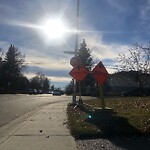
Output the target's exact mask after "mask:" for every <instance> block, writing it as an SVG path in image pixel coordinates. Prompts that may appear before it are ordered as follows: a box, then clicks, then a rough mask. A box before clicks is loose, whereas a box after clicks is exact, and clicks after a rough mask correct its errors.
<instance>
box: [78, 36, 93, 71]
mask: <svg viewBox="0 0 150 150" xmlns="http://www.w3.org/2000/svg"><path fill="white" fill-rule="evenodd" d="M77 56H78V57H79V59H80V61H81V64H82V65H83V66H84V67H85V68H86V69H87V70H89V71H91V69H92V66H93V64H94V62H93V59H92V57H91V50H90V49H89V48H87V45H86V42H85V39H83V41H82V42H81V43H80V48H79V49H78V51H77Z"/></svg>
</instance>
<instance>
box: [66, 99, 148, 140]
mask: <svg viewBox="0 0 150 150" xmlns="http://www.w3.org/2000/svg"><path fill="white" fill-rule="evenodd" d="M105 103H106V107H109V108H111V109H105V110H102V109H99V108H100V107H101V105H100V100H98V99H97V100H88V101H83V105H82V106H77V107H76V106H74V105H72V104H69V105H68V107H67V114H68V126H69V128H70V131H71V134H72V135H73V136H74V137H75V138H76V139H82V138H98V137H103V136H135V135H150V97H120V98H106V99H105Z"/></svg>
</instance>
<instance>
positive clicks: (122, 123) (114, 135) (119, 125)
mask: <svg viewBox="0 0 150 150" xmlns="http://www.w3.org/2000/svg"><path fill="white" fill-rule="evenodd" d="M81 109H82V110H83V111H85V112H86V113H88V114H90V118H88V119H87V120H86V122H88V123H90V124H93V125H95V126H97V128H98V129H99V133H96V134H93V135H92V134H91V135H90V134H89V135H82V136H81V139H83V138H84V139H89V138H92V139H94V138H104V139H107V140H109V141H111V142H112V143H113V144H115V145H117V146H119V147H121V148H125V149H128V150H133V149H140V150H147V149H149V147H150V137H149V136H142V134H141V133H140V131H139V130H137V129H136V128H135V127H133V126H132V125H131V124H130V123H129V122H128V119H127V118H124V117H119V116H117V115H116V113H115V112H114V111H113V110H111V109H105V110H102V109H95V110H94V111H89V109H85V107H83V108H81Z"/></svg>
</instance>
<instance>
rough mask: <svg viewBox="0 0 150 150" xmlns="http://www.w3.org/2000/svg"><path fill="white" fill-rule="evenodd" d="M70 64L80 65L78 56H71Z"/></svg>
mask: <svg viewBox="0 0 150 150" xmlns="http://www.w3.org/2000/svg"><path fill="white" fill-rule="evenodd" d="M70 64H71V65H72V66H73V67H77V66H78V65H81V63H80V59H79V57H73V58H71V59H70Z"/></svg>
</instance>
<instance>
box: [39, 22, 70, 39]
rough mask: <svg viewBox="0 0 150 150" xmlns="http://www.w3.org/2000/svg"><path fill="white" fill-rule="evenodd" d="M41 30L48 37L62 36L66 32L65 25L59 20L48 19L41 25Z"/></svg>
mask: <svg viewBox="0 0 150 150" xmlns="http://www.w3.org/2000/svg"><path fill="white" fill-rule="evenodd" d="M41 29H42V30H43V32H44V33H45V34H46V35H47V37H48V38H50V39H57V38H62V37H63V36H64V33H66V32H67V30H66V28H65V25H64V24H63V22H62V21H61V20H58V19H57V20H49V21H47V22H46V23H45V24H43V25H42V26H41Z"/></svg>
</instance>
